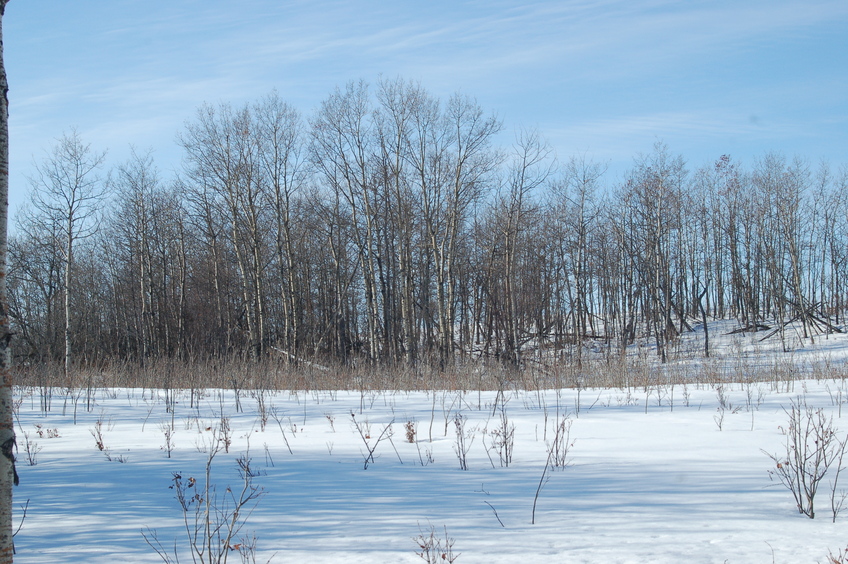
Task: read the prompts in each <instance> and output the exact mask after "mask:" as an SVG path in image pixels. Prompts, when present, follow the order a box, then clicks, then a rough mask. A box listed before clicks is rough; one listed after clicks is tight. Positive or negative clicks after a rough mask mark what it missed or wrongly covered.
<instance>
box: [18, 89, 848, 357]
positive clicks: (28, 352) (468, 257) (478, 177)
mask: <svg viewBox="0 0 848 564" xmlns="http://www.w3.org/2000/svg"><path fill="white" fill-rule="evenodd" d="M502 128H503V126H502V123H501V122H500V121H499V120H498V119H497V118H496V117H495V116H493V115H491V114H489V113H487V112H486V111H485V110H484V109H483V108H481V107H480V106H479V105H478V104H477V103H476V101H475V100H473V99H471V98H469V97H466V96H462V95H454V96H452V97H450V98H449V99H447V100H441V99H438V98H436V97H434V96H432V95H431V94H429V93H428V92H427V91H426V90H425V89H424V88H423V87H422V86H421V85H419V84H417V83H414V82H409V81H405V80H402V79H397V80H381V81H380V82H379V83H378V84H377V85H376V86H375V87H373V88H372V87H369V86H368V85H367V84H365V83H364V82H352V83H350V84H348V85H347V86H346V87H344V88H338V89H336V90H335V91H334V92H333V93H331V94H330V95H329V96H328V97H327V98H326V99H325V100H323V101H322V102H321V104H320V107H319V108H318V109H317V110H316V111H315V112H314V113H313V114H312V115H310V116H308V117H306V118H305V117H303V116H302V115H301V114H300V113H299V112H298V111H297V110H295V109H294V108H293V107H291V106H290V105H289V104H288V103H286V102H285V101H284V100H283V99H281V98H280V96H279V95H278V94H277V93H275V92H272V93H270V94H269V95H267V96H265V97H264V98H262V99H260V100H257V101H256V102H255V103H250V104H245V105H243V106H240V107H234V106H232V105H229V104H219V105H208V104H207V105H203V106H201V107H200V108H199V109H198V110H197V112H196V114H195V115H194V116H193V117H192V118H191V119H190V120H189V121H187V122H186V124H185V126H184V127H183V128H182V130H181V132H180V134H179V137H178V142H179V145H180V146H181V148H182V151H183V157H184V159H183V163H184V164H183V168H182V170H181V171H180V172H179V173H178V174H177V175H176V177H175V178H173V179H168V180H165V179H163V178H162V176H161V175H160V173H159V171H158V170H157V168H156V165H155V162H154V159H153V157H152V155H151V154H150V153H145V152H139V151H134V152H133V154H132V156H131V157H130V158H129V159H128V160H127V161H126V162H125V163H123V164H121V165H120V166H117V167H116V168H114V169H112V170H110V171H105V170H103V163H104V156H105V154H104V153H101V152H98V151H96V150H94V149H92V148H91V146H90V145H88V144H86V143H85V141H84V140H83V139H82V138H81V137H80V135H79V134H78V133H77V132H75V131H71V132H70V133H67V134H65V135H64V136H63V137H62V138H61V139H59V140H58V141H57V143H56V144H55V145H54V146H53V147H52V149H51V150H50V151H49V152H48V153H47V155H46V157H45V158H44V160H43V161H42V162H40V163H39V164H38V166H37V168H36V173H35V174H34V175H33V177H32V178H31V179H30V180H31V184H32V198H31V203H30V204H29V206H28V207H26V208H25V209H24V210H23V211H21V212H20V213H18V215H17V217H16V226H17V228H16V230H15V233H14V235H13V236H12V237H11V238H10V240H9V278H8V284H9V299H10V313H11V316H12V319H13V325H14V331H15V333H16V335H17V340H16V343H17V345H16V348H15V353H16V356H17V360H18V362H19V363H39V362H48V361H49V362H60V363H64V364H65V366H66V368H70V366H72V364H74V363H85V364H93V363H108V362H112V361H116V360H121V361H130V362H138V363H141V364H144V363H145V362H149V361H150V360H151V359H161V358H177V359H183V360H186V361H190V360H192V359H210V358H224V357H233V356H238V357H244V358H256V359H259V358H265V357H268V356H273V357H278V358H280V359H282V360H283V361H286V362H291V363H302V362H306V361H310V362H312V361H318V362H322V363H339V364H350V363H354V362H357V363H362V362H367V363H384V364H393V363H397V364H405V365H415V364H418V363H427V364H429V365H439V366H445V365H446V363H451V362H458V361H462V360H467V359H476V358H481V357H482V358H495V359H499V360H500V361H502V362H503V363H505V364H508V365H514V366H522V365H524V364H526V363H527V362H532V361H535V360H545V359H550V358H562V359H566V360H569V361H573V362H578V363H579V362H581V361H582V359H583V358H584V356H585V354H586V353H585V349H586V347H585V345H586V344H587V343H592V345H593V346H595V347H600V348H601V350H603V351H604V352H605V353H606V354H607V355H609V356H612V355H618V354H622V353H623V351H624V350H625V348H626V347H627V346H628V345H630V344H632V343H634V342H636V341H637V340H642V342H646V343H649V344H650V345H651V346H652V347H653V348H654V349H655V350H656V353H657V355H658V356H659V357H660V358H661V359H662V360H666V359H667V358H668V354H669V352H670V350H672V348H673V346H674V344H675V343H676V342H677V339H678V337H679V336H680V335H681V333H682V332H685V331H688V330H690V329H691V328H692V326H693V325H694V324H695V323H706V321H707V320H708V319H711V318H735V319H738V321H739V323H740V326H741V327H743V328H746V329H748V330H756V329H758V328H764V327H766V326H768V327H774V328H775V330H776V331H777V332H778V333H779V335H780V337H781V338H785V334H784V333H785V329H784V328H785V327H786V324H787V323H788V322H790V321H796V322H798V324H799V326H800V327H801V331H802V332H803V335H804V337H809V338H815V335H817V334H819V333H821V332H823V331H825V332H826V331H835V330H839V325H840V323H841V322H842V318H841V316H842V312H843V310H844V309H845V304H844V300H845V291H846V288H845V280H846V276H848V262H846V258H848V257H846V254H847V253H848V230H846V225H848V223H847V222H846V219H848V197H847V196H848V194H847V193H846V186H848V172H846V170H845V169H842V170H840V171H838V172H834V171H833V170H832V169H831V168H830V167H829V166H827V165H824V164H822V165H815V166H813V165H811V164H810V163H808V162H806V161H804V160H802V159H787V158H786V157H784V156H782V155H779V154H766V155H764V156H762V157H761V158H759V159H758V160H757V161H756V162H754V163H753V164H752V165H751V166H750V167H748V168H746V167H743V166H741V165H740V164H739V163H736V162H735V161H734V160H733V159H731V158H730V157H728V156H722V157H721V158H719V159H718V160H717V161H716V162H715V163H712V164H709V165H707V166H703V167H700V168H695V169H689V168H687V164H686V162H685V161H684V159H683V158H682V157H681V156H679V155H674V154H672V153H671V152H670V150H669V149H668V147H666V146H665V145H662V144H657V145H656V146H655V147H654V148H653V150H652V151H651V152H650V153H649V154H647V155H643V156H640V157H638V158H636V159H635V160H634V164H633V166H632V168H631V169H630V171H629V172H628V173H627V174H626V175H625V177H624V179H623V180H616V181H614V182H612V181H610V180H609V179H607V178H606V177H605V167H604V166H603V164H600V163H596V162H592V161H591V160H588V159H586V158H580V157H575V158H571V159H570V160H567V161H565V162H561V163H557V162H556V159H555V158H554V155H553V153H552V151H551V149H550V148H549V147H548V145H547V144H546V143H545V141H544V140H543V139H542V138H541V136H540V135H539V133H538V132H536V131H533V130H520V131H519V132H518V133H517V134H516V135H515V140H514V142H513V143H512V145H511V146H509V147H502V146H498V144H497V140H498V139H500V133H501V131H502Z"/></svg>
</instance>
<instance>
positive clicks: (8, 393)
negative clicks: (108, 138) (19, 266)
mask: <svg viewBox="0 0 848 564" xmlns="http://www.w3.org/2000/svg"><path fill="white" fill-rule="evenodd" d="M7 2H8V0H0V93H2V97H0V451H2V454H3V456H0V564H2V563H6V562H12V559H13V557H12V555H13V553H14V542H13V538H12V485H13V484H17V482H18V475H17V472H15V456H14V446H15V428H14V424H13V418H12V416H13V407H12V370H11V368H12V366H11V365H12V354H11V348H10V341H11V339H12V331H11V327H10V324H9V296H8V292H7V288H6V257H7V252H8V245H7V236H8V235H7V233H8V224H9V98H8V92H9V83H8V82H7V80H6V67H5V65H4V64H3V31H2V30H3V28H2V18H3V15H4V13H5V11H6V4H7Z"/></svg>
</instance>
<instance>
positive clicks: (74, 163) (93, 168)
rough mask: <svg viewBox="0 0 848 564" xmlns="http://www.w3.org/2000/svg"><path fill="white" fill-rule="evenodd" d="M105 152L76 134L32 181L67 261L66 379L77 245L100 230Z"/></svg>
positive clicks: (41, 209) (54, 152) (68, 137)
mask: <svg viewBox="0 0 848 564" xmlns="http://www.w3.org/2000/svg"><path fill="white" fill-rule="evenodd" d="M105 157H106V153H105V152H101V153H97V152H94V151H92V149H91V146H90V145H87V144H85V143H83V141H82V139H81V138H80V136H79V134H78V133H77V131H76V130H73V129H72V130H71V132H70V133H67V134H65V135H63V136H62V137H61V138H60V139H58V140H57V142H56V144H55V145H54V146H53V148H52V149H51V151H50V152H49V153H48V155H47V156H46V157H45V158H44V160H43V161H42V162H41V163H40V164H36V168H35V170H36V174H35V176H34V177H33V178H30V183H31V184H32V189H33V192H32V205H33V208H34V209H35V210H36V211H37V213H38V214H39V215H40V216H41V221H43V222H45V223H52V224H54V225H55V226H57V231H59V233H60V235H59V236H60V237H61V244H62V257H63V265H62V266H63V268H62V272H63V283H62V287H63V288H62V289H63V290H64V309H65V329H64V333H65V355H64V356H65V360H64V366H65V375H66V376H67V375H68V374H69V372H70V370H71V363H72V360H73V358H72V328H71V327H72V311H71V299H72V295H71V294H72V292H73V290H72V282H73V273H74V260H75V257H74V251H75V247H76V244H77V243H78V242H79V241H80V240H82V239H86V238H88V237H90V236H92V235H93V234H94V233H95V232H96V230H97V213H98V205H99V204H100V202H101V200H102V199H103V197H104V186H103V184H102V183H101V181H100V178H99V176H98V174H97V172H98V170H99V169H100V167H101V166H102V165H103V161H104V159H105Z"/></svg>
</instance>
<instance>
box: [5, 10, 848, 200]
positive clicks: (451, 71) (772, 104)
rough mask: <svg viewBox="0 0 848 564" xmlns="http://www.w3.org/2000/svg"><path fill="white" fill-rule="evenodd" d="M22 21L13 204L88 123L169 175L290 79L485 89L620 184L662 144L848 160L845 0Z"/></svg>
mask: <svg viewBox="0 0 848 564" xmlns="http://www.w3.org/2000/svg"><path fill="white" fill-rule="evenodd" d="M3 27H4V30H3V31H4V48H5V61H6V68H7V72H8V75H9V82H10V93H9V98H10V135H11V141H10V143H11V163H10V164H11V170H10V173H11V185H10V204H11V206H12V209H13V210H14V209H15V208H16V207H17V206H18V205H20V204H21V203H22V202H23V201H24V200H25V199H26V194H27V192H28V190H29V183H28V181H27V177H28V176H31V175H32V174H33V162H34V161H37V160H39V161H40V160H41V159H42V158H43V157H44V154H45V150H47V149H48V148H49V147H50V146H51V145H52V144H53V143H54V141H55V139H56V138H57V137H60V136H61V135H62V134H63V132H65V131H68V130H69V129H70V128H71V127H75V128H76V129H77V131H78V132H79V133H80V135H81V137H82V138H83V140H85V141H86V142H89V143H91V145H92V148H94V149H97V150H103V149H108V160H107V163H108V164H109V165H110V166H112V165H117V164H119V163H121V162H123V161H124V160H125V159H126V158H127V157H128V155H129V151H130V149H129V147H130V144H132V145H135V146H136V147H138V148H140V149H145V150H146V149H153V150H154V157H155V159H156V162H157V164H158V166H159V168H160V170H161V173H162V176H163V177H165V178H167V177H169V176H171V175H172V171H174V170H177V169H179V167H180V158H181V155H180V152H179V150H178V148H177V146H176V143H175V137H176V134H177V133H178V132H179V131H180V130H181V128H182V127H183V124H184V122H185V121H186V120H187V119H190V118H191V117H192V116H193V115H194V112H195V110H196V108H197V107H198V106H199V105H201V104H202V103H203V102H210V103H213V104H214V103H218V102H231V103H234V104H241V103H244V102H248V101H254V100H256V99H258V98H259V97H261V96H263V95H265V94H267V93H268V92H269V91H271V90H272V89H277V91H278V92H279V93H280V94H281V96H282V97H283V98H284V99H286V100H287V101H289V102H290V103H291V104H293V105H294V106H295V107H297V108H298V109H300V110H301V111H302V112H303V113H304V114H307V115H308V114H309V113H310V112H311V111H312V110H313V109H314V108H316V107H317V106H318V105H319V104H320V102H321V100H323V99H324V98H325V97H326V96H327V95H328V94H329V93H330V92H331V91H332V90H333V88H335V87H336V86H340V85H344V84H345V83H346V82H347V81H349V80H357V79H365V80H366V81H368V82H370V83H372V84H374V83H375V82H376V81H377V79H378V78H379V76H380V75H381V74H382V75H383V76H386V77H396V76H401V77H403V78H406V79H414V80H418V81H420V82H421V83H422V84H423V85H424V86H425V87H426V88H427V89H428V90H430V92H431V93H433V94H435V95H438V96H440V97H443V98H445V97H447V96H449V95H450V94H452V93H454V92H457V91H460V92H462V93H464V94H467V95H470V96H473V97H475V98H476V99H477V100H478V102H479V103H480V104H481V105H482V106H483V107H484V108H485V109H486V110H488V111H491V112H493V113H496V114H497V115H498V116H499V117H500V118H501V119H502V120H503V122H504V125H505V133H504V134H503V137H504V138H503V140H502V142H503V144H504V145H506V144H509V143H510V141H511V138H512V135H513V132H514V131H515V130H516V128H518V127H522V126H530V127H537V128H538V129H539V130H540V132H541V133H542V135H543V136H544V137H546V138H547V139H548V141H549V143H550V144H551V146H552V147H553V148H554V150H555V151H556V153H557V155H558V157H559V159H560V160H566V159H568V158H569V157H570V156H572V155H576V154H581V155H586V156H588V157H591V158H592V159H594V160H596V161H600V162H604V163H607V164H608V166H609V172H608V174H607V182H608V183H611V184H612V183H615V182H616V181H617V180H618V179H620V177H621V176H622V175H623V174H624V173H625V171H626V170H627V168H628V167H629V166H631V165H632V163H633V159H634V157H636V156H637V155H638V154H639V153H647V152H649V151H650V150H651V148H652V146H653V144H654V143H655V142H656V141H658V140H660V141H663V142H665V143H666V144H667V145H668V146H669V149H670V150H671V151H672V152H673V153H679V154H682V155H683V156H684V158H685V159H686V161H687V163H688V165H689V167H690V168H697V167H699V166H701V165H704V164H706V163H709V162H711V161H713V160H715V159H716V158H718V157H719V156H720V155H722V154H725V153H728V154H730V155H731V156H733V157H735V158H736V159H737V160H741V161H742V162H743V163H745V164H750V163H752V162H753V161H754V159H756V158H757V157H759V156H761V155H763V154H764V153H765V152H766V151H779V152H782V153H783V154H785V155H787V156H795V155H800V156H803V157H806V158H807V159H809V160H810V161H811V162H813V163H815V162H817V161H819V160H820V159H825V160H828V161H830V162H831V163H832V164H834V165H844V164H848V2H846V1H845V0H804V1H800V0H799V1H795V0H788V1H782V0H769V1H759V0H754V1H746V0H735V1H724V0H712V1H703V0H691V1H688V0H687V1H659V0H657V1H634V0H630V1H617V0H559V1H535V2H534V1H529V2H512V1H500V0H484V1H472V2H462V1H456V0H455V1H442V0H428V1H426V2H422V1H420V0H419V1H412V0H395V1H393V2H379V1H376V0H370V1H355V0H349V1H324V0H309V1H301V0H295V1H274V0H245V1H240V2H237V3H236V2H223V1H219V0H202V1H201V0H170V1H158V0H154V1H150V2H139V1H137V0H132V1H131V0H109V1H105V0H102V1H94V0H80V1H76V2H57V1H48V0H13V1H12V2H10V3H9V5H8V7H7V9H6V15H5V17H4V20H3ZM104 172H105V171H104Z"/></svg>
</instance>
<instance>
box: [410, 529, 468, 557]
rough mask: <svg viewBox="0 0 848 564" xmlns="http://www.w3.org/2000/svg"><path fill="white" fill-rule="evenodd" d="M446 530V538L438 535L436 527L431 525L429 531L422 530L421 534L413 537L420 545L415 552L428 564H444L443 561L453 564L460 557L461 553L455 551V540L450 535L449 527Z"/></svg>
mask: <svg viewBox="0 0 848 564" xmlns="http://www.w3.org/2000/svg"><path fill="white" fill-rule="evenodd" d="M444 530H445V537H444V539H442V538H441V537H440V536H438V535H436V527H434V526H432V525H430V530H429V532H424V531H422V532H421V534H419V535H418V536H417V537H414V538H413V539H412V540H413V541H415V543H416V544H417V545H418V550H416V551H415V554H417V555H418V556H420V557H421V559H422V560H424V562H426V563H427V564H442V563H443V562H447V563H448V564H452V563H453V562H456V559H457V558H459V554H454V553H453V545H454V542H455V540H454V539H452V538H451V537H450V536H449V535H448V528H447V527H445V528H444Z"/></svg>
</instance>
